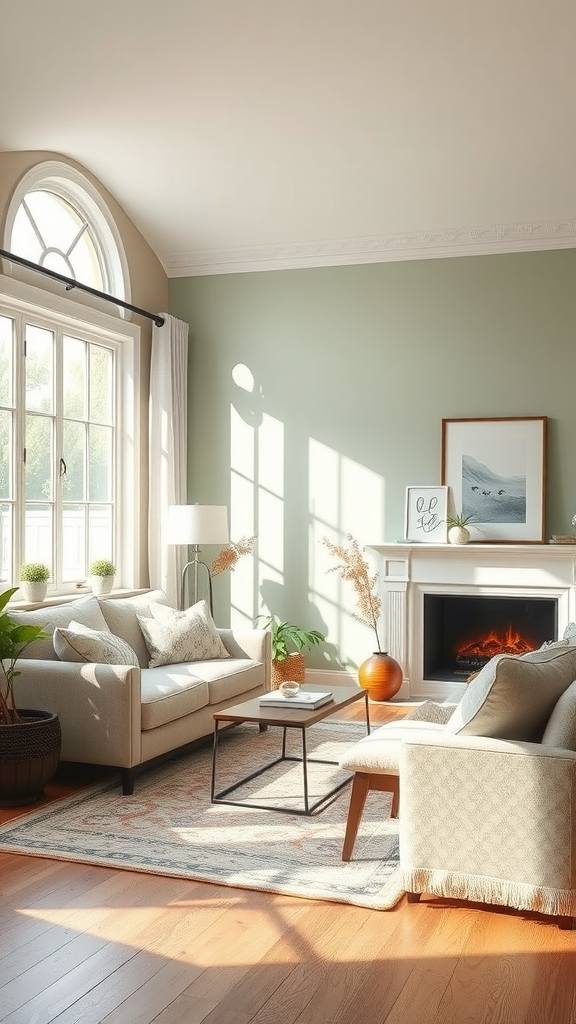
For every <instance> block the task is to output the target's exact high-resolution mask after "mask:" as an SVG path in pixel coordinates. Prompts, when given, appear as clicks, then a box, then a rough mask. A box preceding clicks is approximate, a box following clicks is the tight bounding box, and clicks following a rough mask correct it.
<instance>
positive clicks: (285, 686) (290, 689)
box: [279, 679, 300, 697]
mask: <svg viewBox="0 0 576 1024" xmlns="http://www.w3.org/2000/svg"><path fill="white" fill-rule="evenodd" d="M279 690H280V693H281V694H282V696H283V697H297V696H298V693H299V692H300V683H297V682H295V681H294V680H293V679H286V680H285V681H284V682H283V683H280V686H279Z"/></svg>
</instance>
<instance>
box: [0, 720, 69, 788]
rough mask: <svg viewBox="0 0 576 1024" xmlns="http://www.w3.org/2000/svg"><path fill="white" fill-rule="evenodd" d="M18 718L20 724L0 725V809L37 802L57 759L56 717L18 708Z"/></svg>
mask: <svg viewBox="0 0 576 1024" xmlns="http://www.w3.org/2000/svg"><path fill="white" fill-rule="evenodd" d="M18 714H19V715H20V717H21V718H22V722H19V723H17V724H16V725H0V807H20V806H22V805H23V804H32V803H35V802H36V801H37V800H41V799H42V794H43V790H44V786H46V785H48V783H49V782H50V781H51V780H52V779H53V778H54V775H55V774H56V769H57V767H58V761H59V759H60V747H61V743H62V735H61V731H60V720H59V718H58V715H56V714H54V713H53V712H52V711H37V710H35V709H32V708H24V709H22V708H19V709H18Z"/></svg>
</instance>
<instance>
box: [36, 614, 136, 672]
mask: <svg viewBox="0 0 576 1024" xmlns="http://www.w3.org/2000/svg"><path fill="white" fill-rule="evenodd" d="M53 643H54V650H55V651H56V654H57V655H58V657H59V659H60V661H89V662H91V663H94V664H95V665H135V666H136V665H138V658H137V657H136V654H135V652H134V651H133V650H132V648H131V647H130V644H127V643H126V641H125V640H121V639H120V637H119V636H115V634H114V633H111V632H110V631H109V630H107V629H106V630H97V629H89V628H88V626H83V625H82V623H80V622H71V623H70V628H69V629H61V628H56V629H55V630H54V636H53Z"/></svg>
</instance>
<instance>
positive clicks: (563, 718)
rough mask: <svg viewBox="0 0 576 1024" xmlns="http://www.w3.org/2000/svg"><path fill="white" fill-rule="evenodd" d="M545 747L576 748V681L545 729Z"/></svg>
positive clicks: (565, 693)
mask: <svg viewBox="0 0 576 1024" xmlns="http://www.w3.org/2000/svg"><path fill="white" fill-rule="evenodd" d="M542 743H543V745H544V746H545V747H563V748H564V750H576V683H572V684H571V685H570V686H569V687H568V689H567V690H564V693H563V694H562V696H561V697H560V699H559V701H558V702H557V704H556V706H555V708H554V710H553V712H552V714H551V715H550V718H549V719H548V724H547V726H546V728H545V730H544V735H543V737H542Z"/></svg>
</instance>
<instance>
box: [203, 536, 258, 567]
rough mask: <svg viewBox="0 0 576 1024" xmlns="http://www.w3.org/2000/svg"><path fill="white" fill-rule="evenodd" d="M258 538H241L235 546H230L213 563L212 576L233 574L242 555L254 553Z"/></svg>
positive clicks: (223, 549)
mask: <svg viewBox="0 0 576 1024" xmlns="http://www.w3.org/2000/svg"><path fill="white" fill-rule="evenodd" d="M255 542H256V537H255V536H254V537H241V538H240V540H239V541H236V543H235V544H228V545H227V546H226V547H225V548H222V551H220V553H219V554H218V555H216V558H215V559H214V561H213V562H212V568H211V570H210V573H211V575H212V576H218V574H219V573H221V572H233V571H234V567H235V565H236V562H237V561H238V559H239V558H241V557H242V555H249V554H251V553H252V549H253V548H254V544H255Z"/></svg>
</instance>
